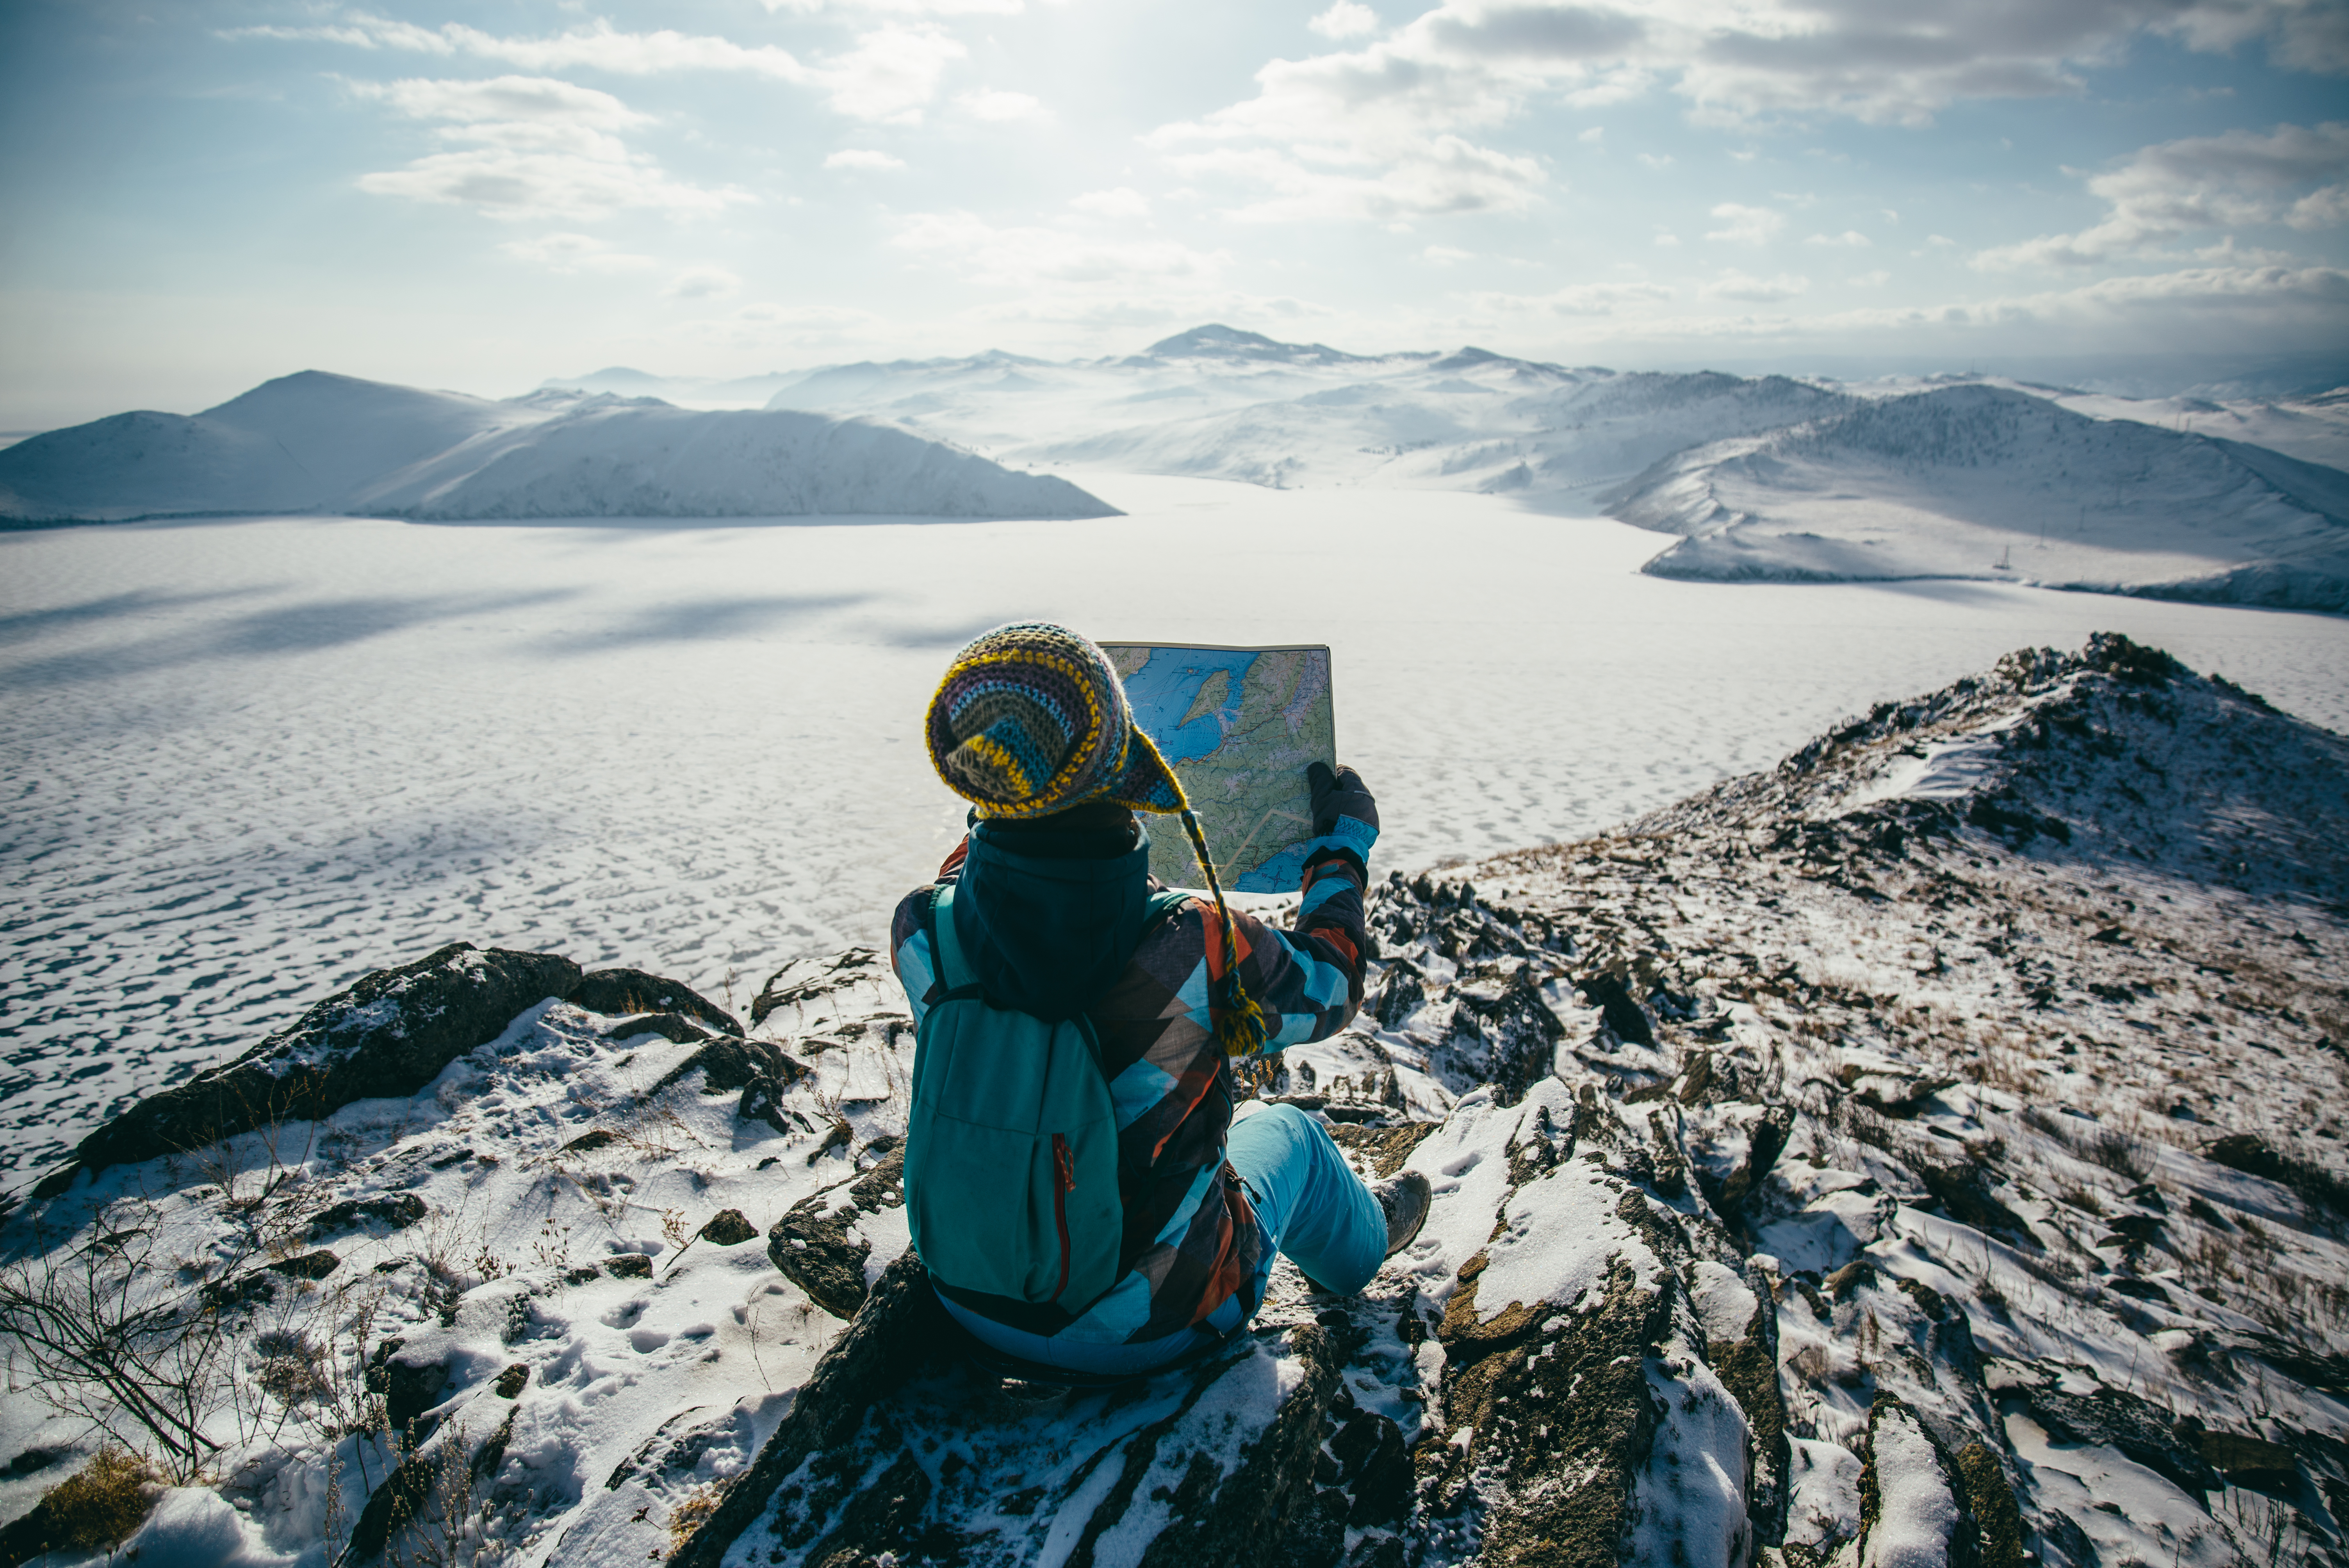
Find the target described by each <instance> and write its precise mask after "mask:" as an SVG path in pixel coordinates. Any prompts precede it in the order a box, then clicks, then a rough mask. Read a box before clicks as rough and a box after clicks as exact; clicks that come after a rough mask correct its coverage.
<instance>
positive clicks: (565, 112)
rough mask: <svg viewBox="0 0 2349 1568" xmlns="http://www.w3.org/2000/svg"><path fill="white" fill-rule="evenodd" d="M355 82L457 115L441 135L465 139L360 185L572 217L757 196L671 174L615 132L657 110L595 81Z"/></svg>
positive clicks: (432, 114) (397, 102) (411, 106)
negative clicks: (646, 110)
mask: <svg viewBox="0 0 2349 1568" xmlns="http://www.w3.org/2000/svg"><path fill="white" fill-rule="evenodd" d="M350 85H351V89H352V91H353V92H354V93H355V94H356V95H357V96H358V97H360V98H371V99H374V100H376V101H378V102H382V103H385V104H388V105H389V106H390V107H391V108H394V109H396V110H398V112H400V113H402V114H404V115H407V116H408V117H409V118H410V119H429V120H445V121H451V122H454V123H450V124H444V125H441V126H439V127H436V128H435V129H434V131H433V135H434V136H435V137H436V138H438V139H440V140H441V141H444V142H450V143H456V144H459V149H458V150H454V151H448V152H435V153H430V154H428V155H426V156H425V157H422V158H419V159H417V160H415V161H413V162H411V163H409V165H408V167H406V168H405V169H398V170H384V171H380V172H377V173H371V174H362V175H361V176H359V179H358V187H359V189H360V190H362V191H368V192H370V193H372V194H375V195H378V196H404V197H407V198H408V199H409V200H410V201H434V202H441V203H446V204H450V205H456V206H468V207H471V208H474V209H475V210H476V211H480V212H482V213H483V214H485V215H487V216H489V217H492V218H497V219H502V220H505V221H509V222H519V221H523V220H528V219H542V218H560V219H569V220H572V221H574V222H575V221H579V220H582V219H594V218H602V217H606V216H608V215H610V214H611V213H613V212H616V211H620V210H621V209H623V208H632V207H634V208H651V209H656V210H661V211H672V212H710V211H719V210H721V209H723V208H725V207H728V206H730V205H732V204H734V203H736V202H743V201H751V200H752V197H751V196H750V193H749V192H747V191H738V190H735V189H734V188H732V187H730V186H729V187H725V188H722V189H719V190H710V189H708V188H705V187H702V186H698V185H694V184H690V183H688V182H686V181H680V180H675V179H672V178H671V177H670V176H669V175H668V174H667V172H666V171H665V170H663V169H662V168H661V167H660V164H659V163H658V162H657V160H655V159H653V158H652V157H651V156H650V155H649V154H646V153H640V152H635V151H632V150H629V148H628V146H627V145H626V143H625V142H623V141H622V140H621V139H619V138H618V137H617V136H616V135H614V134H613V132H614V131H615V130H617V129H628V128H632V127H635V126H637V125H642V124H646V123H648V122H649V119H650V117H649V116H646V115H641V114H638V113H636V111H635V110H633V109H631V108H628V107H627V106H626V104H624V103H622V102H621V101H620V100H619V99H618V98H614V97H613V96H612V95H611V94H609V93H604V92H597V91H596V90H595V89H594V88H583V87H578V86H575V85H574V84H572V83H570V82H564V81H556V80H553V79H551V78H548V77H494V78H492V79H490V80H487V81H436V80H428V79H410V80H405V81H397V82H388V83H371V82H355V83H352V84H350ZM466 144H470V145H466Z"/></svg>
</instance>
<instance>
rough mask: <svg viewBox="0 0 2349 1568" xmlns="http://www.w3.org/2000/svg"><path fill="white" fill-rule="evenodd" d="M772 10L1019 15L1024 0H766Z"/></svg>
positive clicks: (905, 14)
mask: <svg viewBox="0 0 2349 1568" xmlns="http://www.w3.org/2000/svg"><path fill="white" fill-rule="evenodd" d="M764 3H765V5H766V7H767V9H768V10H770V11H796V12H798V13H800V14H801V15H814V14H815V13H816V12H819V11H830V12H834V13H855V12H873V13H885V14H889V15H899V16H1017V15H1019V14H1020V12H1022V11H1024V10H1026V9H1027V6H1026V4H1025V0H764Z"/></svg>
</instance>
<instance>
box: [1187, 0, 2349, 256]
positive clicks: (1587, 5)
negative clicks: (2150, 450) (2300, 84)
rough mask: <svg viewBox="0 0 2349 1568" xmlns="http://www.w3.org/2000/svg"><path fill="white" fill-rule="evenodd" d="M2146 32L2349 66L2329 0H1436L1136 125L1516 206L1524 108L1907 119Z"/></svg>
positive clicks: (1291, 192)
mask: <svg viewBox="0 0 2349 1568" xmlns="http://www.w3.org/2000/svg"><path fill="white" fill-rule="evenodd" d="M1349 4H1350V0H1340V4H1339V5H1337V6H1336V7H1334V8H1333V9H1332V11H1330V12H1325V13H1324V14H1323V15H1324V16H1325V17H1334V16H1336V15H1341V14H1342V15H1350V11H1349V10H1348V8H1347V7H1348V5H1349ZM1325 31H1326V29H1325ZM2148 31H2150V32H2157V33H2166V34H2169V35H2171V36H2176V37H2178V38H2179V39H2181V40H2182V41H2184V43H2185V44H2186V45H2187V46H2188V47H2189V48H2199V49H2231V48H2234V47H2236V46H2239V45H2240V44H2241V43H2242V42H2243V41H2244V40H2245V39H2248V38H2252V37H2266V38H2269V39H2270V40H2271V48H2281V47H2282V46H2284V45H2285V44H2287V43H2288V44H2290V45H2291V49H2290V52H2289V53H2286V54H2279V55H2277V56H2276V58H2277V60H2278V62H2279V63H2280V64H2282V65H2284V66H2285V67H2288V68H2293V69H2311V70H2336V71H2344V72H2349V6H2343V5H2338V4H2337V3H2333V0H2068V3H2058V4H2045V5H1971V4H1966V3H1964V0H1917V3H1915V4H1910V5H1868V4H1864V3H1862V0H1438V3H1437V4H1434V5H1432V6H1431V7H1430V8H1429V9H1427V10H1425V11H1424V12H1423V13H1422V14H1421V15H1418V16H1417V17H1415V18H1413V20H1412V21H1410V22H1408V23H1406V24H1404V25H1402V26H1399V27H1396V28H1394V29H1392V31H1390V32H1388V33H1386V34H1385V35H1383V36H1379V37H1378V38H1376V39H1375V40H1374V41H1368V42H1363V43H1361V44H1357V45H1351V46H1346V47H1342V48H1340V49H1336V50H1333V51H1331V52H1329V53H1324V54H1320V55H1316V56H1313V57H1308V58H1305V59H1299V60H1291V59H1274V60H1270V61H1268V62H1267V63H1266V64H1265V65H1264V66H1263V67H1261V68H1259V69H1258V70H1257V73H1256V90H1255V92H1254V94H1253V96H1251V97H1249V98H1246V99H1244V100H1242V101H1239V102H1237V103H1233V104H1230V105H1228V106H1226V107H1225V108H1220V109H1217V110H1216V111H1214V112H1213V113H1210V114H1207V115H1206V116H1204V117H1202V118H1200V119H1194V120H1188V121H1184V122H1180V123H1176V124H1172V125H1167V126H1164V127H1161V128H1160V129H1158V130H1157V131H1156V132H1155V133H1154V135H1153V136H1152V137H1151V138H1150V139H1149V140H1150V142H1151V144H1152V145H1153V146H1154V147H1156V148H1158V149H1160V150H1164V151H1168V152H1175V151H1184V150H1189V149H1192V148H1195V147H1197V146H1199V145H1201V144H1209V145H1213V146H1216V147H1220V148H1225V149H1235V150H1240V151H1242V152H1243V153H1245V154H1246V156H1241V157H1237V158H1226V159H1223V160H1217V161H1216V162H1214V163H1213V164H1210V165H1206V166H1202V167H1201V168H1200V170H1199V171H1200V172H1201V173H1203V174H1217V175H1221V176H1223V177H1225V178H1227V179H1229V180H1232V181H1238V182H1243V183H1245V182H1250V181H1253V182H1256V183H1258V184H1260V185H1263V186H1265V187H1266V188H1267V189H1268V191H1270V192H1271V193H1273V194H1274V195H1276V196H1277V197H1278V198H1279V200H1280V201H1281V202H1282V203H1283V204H1284V205H1286V206H1287V207H1288V208H1289V209H1290V210H1292V211H1295V212H1296V214H1297V215H1298V216H1299V217H1305V218H1312V219H1326V218H1329V217H1332V216H1347V215H1350V216H1355V217H1361V218H1369V219H1373V220H1380V221H1386V222H1393V221H1396V220H1397V219H1407V218H1409V217H1411V216H1413V215H1416V214H1420V213H1425V212H1433V211H1472V210H1476V209H1480V208H1483V209H1491V210H1497V211H1518V210H1523V209H1524V208H1526V207H1527V206H1529V205H1531V204H1532V203H1533V202H1534V201H1536V200H1537V197H1538V196H1539V194H1540V192H1541V188H1542V185H1543V183H1544V182H1543V181H1542V180H1541V179H1540V178H1539V170H1538V164H1537V162H1535V160H1531V159H1526V158H1520V157H1517V156H1516V155H1514V154H1513V153H1512V152H1511V151H1509V150H1507V149H1506V148H1502V147H1499V146H1496V145H1494V144H1493V138H1494V136H1495V133H1497V132H1498V131H1499V130H1500V129H1502V128H1504V127H1506V125H1507V124H1508V123H1509V122H1510V121H1512V120H1513V119H1516V118H1518V117H1519V116H1521V115H1523V114H1524V113H1525V112H1526V110H1527V109H1528V108H1531V107H1532V106H1534V105H1536V104H1556V103H1563V104H1567V105H1578V106H1586V107H1587V106H1591V105H1596V104H1602V103H1615V102H1622V101H1625V100H1627V99H1630V98H1637V97H1639V96H1640V95H1642V94H1644V93H1646V92H1648V91H1650V90H1651V88H1654V87H1656V86H1658V85H1660V84H1661V85H1666V86H1668V87H1669V88H1670V89H1671V90H1672V91H1674V92H1676V93H1678V94H1679V95H1681V96H1682V98H1685V99H1687V100H1688V101H1689V103H1690V104H1691V105H1692V110H1693V113H1694V115H1695V117H1696V118H1697V119H1701V120H1703V121H1706V122H1709V123H1717V124H1735V123H1741V122H1747V121H1762V120H1774V119H1787V118H1794V119H1801V120H1805V121H1816V120H1817V119H1822V118H1847V119H1857V120H1860V121H1863V122H1867V123H1871V124H1901V125H1921V124H1925V123H1928V122H1930V120H1931V119H1933V117H1934V116H1935V115H1936V114H1938V113H1939V112H1940V111H1941V110H1942V109H1944V108H1948V107H1950V106H1951V105H1953V104H1956V103H1960V102H1965V101H1971V100H1980V99H1991V98H2039V97H2049V96H2069V95H2074V94H2076V93H2078V92H2080V91H2081V90H2083V83H2082V79H2081V77H2080V75H2079V69H2080V67H2084V66H2085V65H2089V64H2104V63H2107V62H2109V61H2110V60H2112V59H2113V58H2114V57H2115V56H2116V52H2117V51H2118V50H2119V49H2120V48H2121V47H2123V46H2125V45H2126V44H2127V41H2128V40H2129V39H2131V38H2132V37H2135V36H2141V35H2143V34H2145V33H2147V32H2148ZM1732 156H1733V157H1738V158H1750V157H1752V156H1753V152H1752V150H1740V151H1737V152H1733V154H1732ZM1460 171H1464V177H1458V178H1455V177H1452V175H1453V174H1454V172H1460ZM1244 211H1248V212H1249V213H1250V214H1251V215H1272V213H1271V212H1270V211H1269V210H1268V209H1265V208H1253V209H1244Z"/></svg>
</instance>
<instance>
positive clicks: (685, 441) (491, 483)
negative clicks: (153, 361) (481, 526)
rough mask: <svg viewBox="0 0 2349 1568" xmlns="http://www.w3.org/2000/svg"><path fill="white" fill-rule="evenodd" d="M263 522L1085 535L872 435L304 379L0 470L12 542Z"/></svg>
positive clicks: (1008, 479) (790, 423)
mask: <svg viewBox="0 0 2349 1568" xmlns="http://www.w3.org/2000/svg"><path fill="white" fill-rule="evenodd" d="M254 512H326V513H356V514H360V515H370V516H388V517H413V518H420V519H434V520H449V521H455V520H474V519H520V518H552V517H778V516H806V515H811V514H818V513H826V512H832V513H851V514H898V515H916V516H943V517H1035V518H1082V517H1106V516H1110V515H1112V509H1111V508H1109V507H1107V506H1104V505H1103V504H1102V502H1100V501H1099V500H1095V499H1094V498H1092V496H1089V495H1087V494H1086V493H1085V492H1084V491H1082V490H1079V489H1078V488H1077V487H1076V486H1074V485H1072V484H1071V483H1069V482H1068V481H1067V480H1062V479H1059V478H1055V477H1051V476H1046V475H1035V474H1020V473H1014V472H1012V471H1010V470H1009V469H1004V468H1002V467H1000V466H999V465H998V464H996V463H993V462H990V461H988V459H985V458H981V457H978V456H976V455H974V454H972V453H970V452H968V451H963V450H960V449H956V448H953V447H951V446H948V445H946V444H944V443H941V442H939V441H936V440H932V439H929V438H925V437H922V436H918V435H915V434H913V433H911V432H909V431H905V430H902V429H898V428H894V427H892V426H889V425H886V424H883V423H878V422H874V421H872V420H866V419H839V418H831V417H828V416H825V415H820V414H809V413H796V412H788V411H772V412H764V413H759V412H744V411H735V412H722V413H719V412H695V411H688V410H686V409H682V408H676V407H670V406H668V405H667V404H665V403H662V402H660V401H659V400H658V399H657V398H624V397H616V396H614V395H612V394H610V393H598V394H594V395H581V394H571V393H563V392H543V391H542V392H537V393H533V394H531V395H529V396H528V397H521V398H516V399H512V400H510V401H507V402H502V403H500V402H491V401H488V400H487V399H484V398H479V397H464V396H462V395H460V394H458V393H452V392H425V391H419V390H418V389H416V388H413V387H391V386H386V385H383V384H381V383H378V382H371V381H360V380H357V379H354V378H353V377H347V376H330V375H326V374H325V373H323V372H319V371H304V372H302V373H301V374H300V375H296V376H288V377H281V378H279V379H278V380H275V381H271V382H267V383H265V384H264V385H263V386H261V387H256V388H254V390H253V391H251V392H248V393H245V394H244V395H243V396H242V397H236V398H233V399H232V400H231V401H229V402H227V403H223V404H222V405H221V406H220V407H217V408H211V409H207V410H206V411H205V412H203V413H202V414H198V415H194V416H191V417H185V418H183V417H181V416H177V415H171V414H153V413H137V414H120V415H116V416H114V417H113V418H107V419H100V420H98V421H96V422H95V423H92V424H88V425H80V426H76V427H74V428H71V429H67V430H53V431H50V432H48V433H47V434H46V435H41V436H36V437H34V438H31V439H29V440H26V441H22V442H19V443H18V444H16V446H14V447H11V448H9V449H6V450H5V451H0V522H5V521H16V522H20V523H21V522H57V521H89V522H119V521H129V520H132V519H137V518H142V517H166V516H200V515H220V514H231V513H254Z"/></svg>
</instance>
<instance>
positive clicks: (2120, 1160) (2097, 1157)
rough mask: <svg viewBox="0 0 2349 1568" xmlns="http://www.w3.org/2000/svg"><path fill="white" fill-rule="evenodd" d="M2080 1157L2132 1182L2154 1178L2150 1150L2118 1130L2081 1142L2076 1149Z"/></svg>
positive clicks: (2102, 1132)
mask: <svg viewBox="0 0 2349 1568" xmlns="http://www.w3.org/2000/svg"><path fill="white" fill-rule="evenodd" d="M2075 1147H2077V1148H2078V1150H2079V1151H2080V1157H2081V1158H2082V1159H2084V1160H2087V1161H2091V1162H2093V1163H2095V1164H2097V1165H2101V1166H2103V1167H2104V1168H2105V1169H2106V1170H2107V1171H2113V1172H2114V1173H2116V1174H2117V1175H2121V1176H2126V1177H2127V1178H2128V1179H2129V1180H2130V1181H2144V1180H2145V1179H2146V1178H2147V1177H2148V1176H2150V1175H2152V1174H2153V1168H2154V1164H2155V1157H2154V1151H2153V1149H2152V1147H2151V1146H2150V1145H2149V1144H2147V1142H2146V1141H2145V1140H2143V1139H2141V1138H2132V1137H2131V1136H2129V1135H2128V1134H2127V1133H2126V1132H2123V1131H2121V1130H2119V1129H2118V1128H2105V1129H2102V1130H2098V1131H2096V1132H2094V1133H2091V1134H2090V1135H2089V1136H2087V1137H2086V1138H2084V1139H2082V1140H2080V1142H2079V1143H2078V1144H2077V1145H2076V1146H2075Z"/></svg>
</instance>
